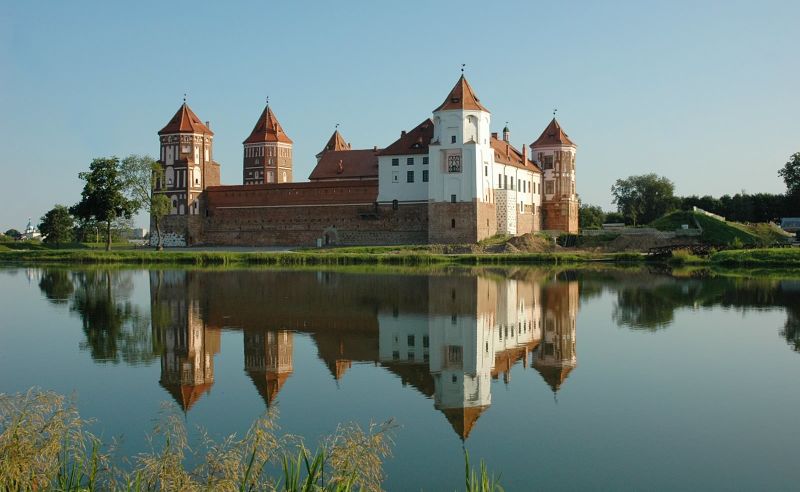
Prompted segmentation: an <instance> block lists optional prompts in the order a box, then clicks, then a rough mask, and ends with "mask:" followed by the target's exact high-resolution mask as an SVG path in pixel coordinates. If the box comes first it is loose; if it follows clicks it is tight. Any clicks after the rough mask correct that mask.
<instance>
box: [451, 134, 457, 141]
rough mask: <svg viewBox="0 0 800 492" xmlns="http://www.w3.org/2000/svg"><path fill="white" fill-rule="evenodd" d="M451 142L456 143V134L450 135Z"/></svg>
mask: <svg viewBox="0 0 800 492" xmlns="http://www.w3.org/2000/svg"><path fill="white" fill-rule="evenodd" d="M450 143H456V136H455V135H450Z"/></svg>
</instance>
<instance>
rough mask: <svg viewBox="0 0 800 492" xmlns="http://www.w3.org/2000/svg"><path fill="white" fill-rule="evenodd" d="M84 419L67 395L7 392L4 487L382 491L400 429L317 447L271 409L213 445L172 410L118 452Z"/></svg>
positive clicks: (0, 440)
mask: <svg viewBox="0 0 800 492" xmlns="http://www.w3.org/2000/svg"><path fill="white" fill-rule="evenodd" d="M87 424H89V422H88V421H87V420H84V419H82V418H81V417H80V416H79V414H78V412H77V410H76V409H75V406H74V402H70V401H69V400H68V399H66V398H65V397H64V396H61V395H58V394H55V393H52V392H44V391H40V390H35V389H32V390H30V391H28V392H27V393H24V394H16V395H3V394H0V490H37V491H43V490H53V491H55V490H58V491H79V490H80V491H84V490H85V491H95V490H97V491H101V490H103V491H105V490H111V491H123V490H124V491H172V490H175V491H199V490H214V491H217V490H220V491H245V490H247V491H256V490H259V491H260V490H267V491H272V490H281V491H284V490H286V491H339V492H344V491H350V490H364V491H373V490H381V484H382V482H383V479H384V472H383V461H384V459H386V458H387V457H389V456H390V455H391V448H392V444H393V443H392V431H393V428H394V425H393V424H392V422H391V421H388V422H385V423H383V424H379V425H372V426H370V428H369V429H367V430H366V431H365V430H363V429H361V427H359V426H358V425H356V424H348V425H342V426H340V427H339V428H337V429H336V431H335V432H334V433H333V434H332V435H330V436H329V437H327V438H325V439H323V440H322V442H320V444H319V445H318V447H317V448H316V449H313V450H312V449H309V448H307V447H306V446H305V443H304V442H303V440H302V439H301V438H299V437H297V436H293V435H289V434H280V433H279V429H278V427H277V425H276V415H275V414H274V413H270V414H267V415H265V416H263V417H261V418H259V419H257V420H256V421H255V422H254V423H253V425H252V426H251V427H250V429H249V430H248V431H247V433H246V434H245V435H244V436H241V437H239V436H236V435H231V436H228V437H227V438H225V439H222V440H221V441H216V440H214V439H211V438H210V437H208V435H206V434H202V435H201V436H200V442H199V444H197V445H196V446H193V447H190V445H189V439H188V435H187V431H186V427H185V425H184V420H183V417H182V416H181V415H180V414H179V412H178V411H177V409H176V408H175V407H174V406H171V407H168V408H165V410H164V412H163V413H162V417H161V418H160V419H159V421H158V422H157V424H156V425H155V427H154V428H153V431H152V433H151V434H150V435H149V436H148V441H149V443H150V449H149V450H148V451H146V452H143V453H139V454H137V455H135V456H133V457H128V458H119V457H117V456H115V449H114V446H113V445H111V446H105V445H104V444H103V443H102V442H101V441H100V439H99V438H97V437H96V436H94V435H93V434H91V433H90V432H88V431H87V430H86V426H87ZM190 458H191V459H190ZM189 462H196V463H197V464H196V465H194V466H192V467H188V465H187V463H189ZM275 470H278V471H277V472H275Z"/></svg>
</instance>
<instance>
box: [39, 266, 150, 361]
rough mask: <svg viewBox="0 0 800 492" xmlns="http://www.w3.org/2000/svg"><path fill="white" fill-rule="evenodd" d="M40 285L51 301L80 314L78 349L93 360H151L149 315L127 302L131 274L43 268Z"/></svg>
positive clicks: (131, 289) (131, 283)
mask: <svg viewBox="0 0 800 492" xmlns="http://www.w3.org/2000/svg"><path fill="white" fill-rule="evenodd" d="M39 288H40V289H41V290H42V293H43V294H44V295H45V297H46V298H47V299H48V300H50V301H51V302H53V303H56V304H66V303H69V309H70V311H71V312H73V313H76V314H77V315H78V316H79V317H80V319H81V323H82V326H83V332H84V334H85V335H86V340H85V342H83V343H81V349H84V350H88V351H89V353H90V354H91V357H92V359H93V360H95V361H98V362H111V363H115V364H116V363H119V362H120V361H122V362H125V363H127V364H132V365H136V364H142V363H149V362H152V361H153V360H155V358H156V357H157V356H158V354H159V353H160V350H159V347H158V346H157V345H155V344H154V340H153V337H152V334H151V330H150V318H149V316H148V314H147V313H146V312H145V311H143V310H142V309H141V308H140V307H139V306H136V305H135V304H133V302H131V299H130V297H131V294H132V293H133V272H129V271H111V270H105V271H100V270H81V271H77V272H74V273H72V274H69V273H68V272H66V271H64V270H59V269H52V270H45V271H43V273H42V278H41V281H40V282H39Z"/></svg>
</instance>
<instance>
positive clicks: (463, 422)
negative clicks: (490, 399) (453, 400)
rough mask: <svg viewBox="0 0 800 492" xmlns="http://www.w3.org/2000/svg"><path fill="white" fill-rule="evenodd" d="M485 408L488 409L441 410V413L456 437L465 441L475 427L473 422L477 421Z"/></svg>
mask: <svg viewBox="0 0 800 492" xmlns="http://www.w3.org/2000/svg"><path fill="white" fill-rule="evenodd" d="M487 408H489V407H488V406H482V407H467V408H445V409H442V413H444V416H445V417H447V420H448V421H449V422H450V425H452V426H453V430H454V431H456V434H458V437H460V438H461V439H463V440H466V439H467V438H468V437H469V434H470V432H472V428H473V427H475V422H477V421H478V417H480V416H481V414H482V413H483V412H484V410H486V409H487Z"/></svg>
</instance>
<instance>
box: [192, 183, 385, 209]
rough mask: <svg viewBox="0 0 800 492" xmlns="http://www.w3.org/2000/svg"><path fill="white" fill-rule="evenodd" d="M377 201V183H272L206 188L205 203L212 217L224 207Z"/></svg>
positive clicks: (369, 202) (366, 202) (370, 202)
mask: <svg viewBox="0 0 800 492" xmlns="http://www.w3.org/2000/svg"><path fill="white" fill-rule="evenodd" d="M377 198H378V185H377V183H376V182H374V181H372V182H365V181H354V182H352V183H346V182H343V181H333V182H313V183H311V182H309V183H279V184H278V183H273V184H262V185H248V186H242V185H236V186H214V187H211V188H207V189H206V204H207V207H208V211H209V214H210V215H212V216H213V215H214V213H215V212H216V210H217V209H220V208H224V207H245V206H247V207H254V206H274V205H332V204H354V203H361V204H372V203H374V202H375V201H376V199H377Z"/></svg>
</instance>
